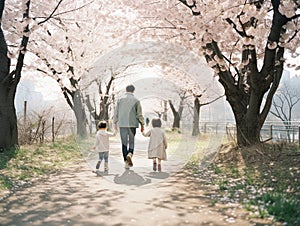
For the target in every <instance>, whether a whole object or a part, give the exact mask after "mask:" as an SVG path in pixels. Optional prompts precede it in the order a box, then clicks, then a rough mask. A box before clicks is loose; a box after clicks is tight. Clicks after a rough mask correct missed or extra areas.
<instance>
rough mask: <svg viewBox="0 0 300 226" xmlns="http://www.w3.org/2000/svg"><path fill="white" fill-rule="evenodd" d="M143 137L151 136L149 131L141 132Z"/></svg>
mask: <svg viewBox="0 0 300 226" xmlns="http://www.w3.org/2000/svg"><path fill="white" fill-rule="evenodd" d="M142 134H143V136H144V137H150V135H151V130H148V131H147V132H142Z"/></svg>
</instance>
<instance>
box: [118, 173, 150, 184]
mask: <svg viewBox="0 0 300 226" xmlns="http://www.w3.org/2000/svg"><path fill="white" fill-rule="evenodd" d="M114 182H115V183H116V184H125V185H135V186H141V185H145V184H149V183H151V179H149V178H143V177H142V176H140V175H139V174H137V173H135V172H134V171H133V170H125V171H124V173H123V174H122V175H121V176H119V175H116V176H115V178H114Z"/></svg>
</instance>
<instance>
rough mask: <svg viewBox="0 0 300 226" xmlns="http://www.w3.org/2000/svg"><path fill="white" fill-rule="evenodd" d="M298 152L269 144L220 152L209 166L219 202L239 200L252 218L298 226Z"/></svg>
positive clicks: (299, 188)
mask: <svg viewBox="0 0 300 226" xmlns="http://www.w3.org/2000/svg"><path fill="white" fill-rule="evenodd" d="M279 147H280V148H279ZM299 154H300V152H299V148H298V147H297V146H294V147H290V146H287V147H284V146H282V145H272V144H264V145H262V146H259V147H258V146H256V147H252V148H250V149H232V150H231V151H228V150H226V154H223V153H222V152H220V153H219V154H218V158H217V159H216V161H215V163H214V164H213V165H211V166H210V167H209V169H208V170H209V171H210V172H211V178H212V179H211V182H212V184H214V185H217V186H218V190H217V191H216V192H217V193H218V195H219V196H220V200H219V202H228V203H240V204H242V205H243V206H244V208H245V209H246V210H248V211H250V212H252V217H254V218H263V219H266V218H270V219H274V220H275V221H280V222H282V223H283V224H284V225H300V177H299V175H300V159H299ZM214 202H215V201H214Z"/></svg>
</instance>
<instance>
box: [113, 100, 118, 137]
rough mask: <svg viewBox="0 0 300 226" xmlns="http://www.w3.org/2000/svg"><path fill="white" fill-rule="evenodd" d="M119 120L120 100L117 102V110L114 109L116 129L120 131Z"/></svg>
mask: <svg viewBox="0 0 300 226" xmlns="http://www.w3.org/2000/svg"><path fill="white" fill-rule="evenodd" d="M118 120H119V101H118V102H117V106H116V108H115V111H114V119H113V122H114V129H115V131H118Z"/></svg>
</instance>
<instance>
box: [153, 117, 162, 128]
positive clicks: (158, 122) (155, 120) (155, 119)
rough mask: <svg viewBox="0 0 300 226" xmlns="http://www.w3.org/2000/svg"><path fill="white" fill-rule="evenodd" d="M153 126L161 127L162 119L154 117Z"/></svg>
mask: <svg viewBox="0 0 300 226" xmlns="http://www.w3.org/2000/svg"><path fill="white" fill-rule="evenodd" d="M152 126H153V127H161V120H160V119H159V118H154V119H152Z"/></svg>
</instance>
